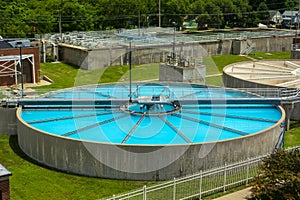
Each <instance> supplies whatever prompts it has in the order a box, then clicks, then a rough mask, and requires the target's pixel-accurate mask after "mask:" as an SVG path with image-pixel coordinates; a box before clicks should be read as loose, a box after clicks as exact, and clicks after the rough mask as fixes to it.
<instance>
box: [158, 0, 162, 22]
mask: <svg viewBox="0 0 300 200" xmlns="http://www.w3.org/2000/svg"><path fill="white" fill-rule="evenodd" d="M160 4H161V0H158V27H161V13H160V12H161V10H160Z"/></svg>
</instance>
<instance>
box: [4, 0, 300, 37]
mask: <svg viewBox="0 0 300 200" xmlns="http://www.w3.org/2000/svg"><path fill="white" fill-rule="evenodd" d="M160 2H161V5H160V13H161V25H162V26H163V27H164V26H165V27H166V26H173V24H172V23H173V22H176V24H177V25H176V26H178V27H179V26H182V24H183V18H184V17H187V19H188V20H194V19H196V21H197V22H198V23H199V28H201V27H202V26H205V25H207V26H208V28H225V27H253V26H257V24H258V22H260V21H262V20H264V18H265V17H267V16H268V9H278V10H280V11H282V10H281V9H282V8H284V7H288V8H291V9H294V8H295V6H297V5H298V3H297V2H295V1H294V0H285V1H282V0H281V1H279V0H269V1H268V0H265V1H261V0H205V1H204V0H161V1H160ZM158 4H159V0H30V1H27V0H2V1H0V22H1V26H0V35H2V36H3V37H32V36H33V35H34V34H35V33H53V32H59V24H60V22H61V27H62V31H63V32H68V31H94V30H107V29H119V28H137V27H147V26H158V23H159V14H158V13H159V11H158V10H159V9H158V8H159V5H158Z"/></svg>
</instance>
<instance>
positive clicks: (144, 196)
mask: <svg viewBox="0 0 300 200" xmlns="http://www.w3.org/2000/svg"><path fill="white" fill-rule="evenodd" d="M143 200H147V186H146V185H144V187H143Z"/></svg>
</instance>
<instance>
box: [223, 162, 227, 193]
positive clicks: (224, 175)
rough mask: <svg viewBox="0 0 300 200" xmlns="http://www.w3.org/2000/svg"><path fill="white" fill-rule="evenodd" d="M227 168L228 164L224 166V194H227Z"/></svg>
mask: <svg viewBox="0 0 300 200" xmlns="http://www.w3.org/2000/svg"><path fill="white" fill-rule="evenodd" d="M226 168H227V164H226V163H225V165H224V182H223V192H226Z"/></svg>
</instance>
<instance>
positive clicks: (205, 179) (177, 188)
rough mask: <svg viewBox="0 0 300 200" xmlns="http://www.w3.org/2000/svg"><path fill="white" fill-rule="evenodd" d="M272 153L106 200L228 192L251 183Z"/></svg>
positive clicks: (170, 197) (198, 196)
mask: <svg viewBox="0 0 300 200" xmlns="http://www.w3.org/2000/svg"><path fill="white" fill-rule="evenodd" d="M295 148H300V146H296V147H292V148H289V149H287V150H292V149H295ZM268 155H269V154H267V155H263V156H259V157H256V158H251V159H248V160H245V161H241V162H238V163H234V164H230V165H226V164H225V165H224V166H223V167H220V168H216V169H211V170H206V171H200V172H199V173H197V174H194V175H190V176H186V177H182V178H174V179H173V180H171V181H167V182H164V183H160V184H157V185H153V186H150V187H147V186H144V187H143V188H141V189H138V190H135V191H131V192H128V193H125V194H120V195H113V197H110V198H105V199H106V200H125V199H126V200H135V199H143V200H147V199H149V200H151V199H173V200H177V199H180V200H184V199H193V198H198V199H202V197H204V196H207V195H210V194H214V193H218V192H225V191H226V190H228V189H230V188H234V187H237V186H240V185H248V183H249V182H251V181H252V180H253V179H254V177H255V176H257V175H258V166H259V164H261V163H262V159H263V158H266V157H267V156H268Z"/></svg>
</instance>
